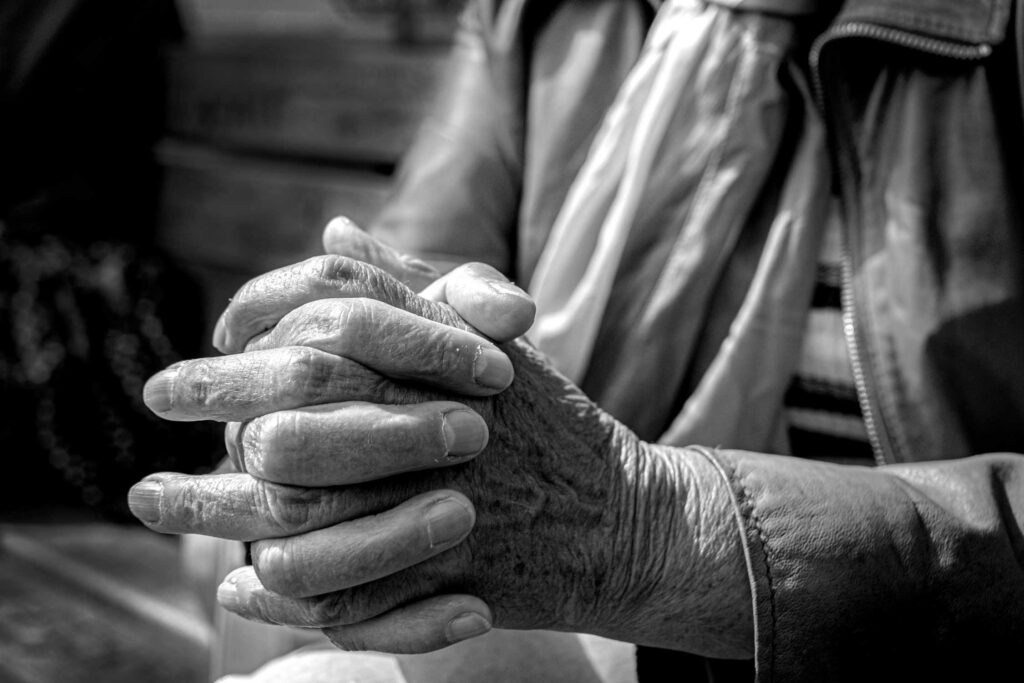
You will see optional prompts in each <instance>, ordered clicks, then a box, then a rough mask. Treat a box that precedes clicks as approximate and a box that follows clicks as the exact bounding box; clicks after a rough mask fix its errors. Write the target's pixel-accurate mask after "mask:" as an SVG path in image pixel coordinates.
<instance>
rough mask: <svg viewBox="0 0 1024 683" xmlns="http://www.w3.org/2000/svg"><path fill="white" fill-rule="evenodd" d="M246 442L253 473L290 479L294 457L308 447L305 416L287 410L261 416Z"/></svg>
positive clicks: (247, 457) (248, 430)
mask: <svg viewBox="0 0 1024 683" xmlns="http://www.w3.org/2000/svg"><path fill="white" fill-rule="evenodd" d="M243 440H244V444H245V447H244V450H245V453H246V459H247V461H248V464H249V468H250V471H252V472H256V473H259V474H261V475H263V476H265V477H269V478H271V479H275V478H283V477H287V476H288V475H289V474H290V472H291V467H290V463H291V462H292V461H293V458H292V457H291V456H292V455H294V454H296V453H301V452H302V450H303V449H304V448H305V441H306V440H305V436H304V434H303V432H302V428H301V413H297V412H293V411H283V412H279V413H271V414H270V415H264V416H262V417H258V418H256V419H255V420H253V421H252V422H251V423H250V425H249V428H248V429H246V430H245V435H244V437H243Z"/></svg>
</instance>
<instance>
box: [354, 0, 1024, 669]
mask: <svg viewBox="0 0 1024 683" xmlns="http://www.w3.org/2000/svg"><path fill="white" fill-rule="evenodd" d="M655 4H656V3H651V2H646V1H645V0H578V1H573V0H564V1H562V2H555V1H554V0H504V1H501V0H479V1H477V2H475V3H474V4H472V5H471V7H470V10H469V11H468V12H467V14H466V16H465V19H464V23H463V26H462V30H461V31H460V34H459V39H458V44H457V48H456V52H455V57H454V64H453V68H452V71H451V78H450V80H449V84H448V89H447V91H446V92H444V93H443V94H442V96H441V97H440V98H439V101H438V106H437V108H436V111H435V114H434V116H433V117H432V118H431V119H430V120H429V121H428V123H427V124H426V126H425V127H424V130H423V132H422V134H421V136H420V139H419V142H418V143H417V145H416V146H415V147H414V149H413V151H412V153H411V154H410V156H409V157H408V159H407V161H406V163H405V164H404V166H403V168H402V170H401V174H400V180H399V184H398V186H397V191H396V195H395V197H394V200H393V201H392V202H391V203H390V204H389V206H388V209H387V210H386V212H385V213H384V214H383V215H382V216H381V217H380V220H379V221H378V222H377V224H376V225H375V226H374V228H373V229H374V231H375V232H376V234H377V235H379V236H381V237H382V238H383V239H385V240H386V241H388V242H391V243H392V244H395V245H396V246H398V247H400V248H401V249H403V250H406V251H409V252H412V253H416V254H418V255H420V256H422V257H425V258H428V259H432V260H435V261H451V262H455V261H467V260H477V261H486V262H489V263H491V264H493V265H495V266H497V267H498V268H500V269H502V270H504V271H505V272H507V273H510V274H512V275H513V276H514V277H515V278H516V279H517V280H518V281H520V282H521V283H527V282H529V279H530V276H531V274H532V272H533V269H534V268H535V266H536V263H537V260H538V258H539V255H540V253H541V250H542V249H543V247H544V244H545V241H546V239H547V236H548V231H549V230H550V227H551V225H552V223H553V222H554V219H555V216H556V213H557V212H558V210H559V208H560V207H561V204H562V200H563V199H564V197H565V194H566V192H567V191H568V187H569V185H570V183H571V182H572V179H573V177H574V176H575V173H576V171H577V170H578V169H579V167H580V165H581V164H582V162H583V158H584V156H585V154H586V151H587V149H588V146H589V142H590V140H591V139H592V137H593V134H594V132H595V130H596V128H597V126H598V125H599V124H600V122H601V119H602V115H603V113H604V111H605V110H606V108H607V107H608V105H609V104H610V102H611V100H612V98H613V97H614V95H615V93H616V91H617V88H618V87H619V85H620V84H621V83H622V81H623V79H624V78H625V76H626V74H627V73H628V71H629V69H630V67H631V66H632V64H633V62H634V61H635V59H636V57H637V55H638V54H639V50H640V48H641V45H642V43H643V39H644V35H645V33H646V30H647V28H648V26H649V24H650V21H651V19H652V17H653V13H654V11H655V8H654V5H655ZM723 4H727V5H730V6H740V7H739V9H738V10H737V11H751V10H757V9H761V10H763V9H765V8H766V7H767V8H768V9H770V8H771V6H776V7H777V6H779V5H780V4H782V5H788V7H789V8H790V9H792V10H793V11H794V12H795V13H801V12H803V11H804V10H809V9H810V6H811V4H812V3H798V2H789V3H786V2H785V0H763V1H762V2H757V3H750V2H744V1H743V0H739V1H738V2H723ZM839 5H841V6H839ZM1022 10H1024V7H1022V3H1020V2H1014V1H1013V0H917V1H915V0H846V2H842V3H838V2H837V3H836V7H835V9H834V10H833V11H830V12H825V13H824V14H825V16H823V15H822V13H820V12H819V13H818V14H816V15H813V16H807V17H803V18H800V19H798V20H797V21H800V22H803V25H805V28H804V29H803V30H805V31H806V32H807V36H808V39H807V49H806V53H805V54H807V55H808V64H807V69H806V72H805V73H806V75H807V76H808V81H809V82H810V83H811V84H812V86H813V92H814V96H815V99H816V106H817V107H818V110H819V111H820V113H821V116H822V117H823V119H824V121H825V123H826V129H827V135H828V141H829V147H830V150H831V163H832V168H833V172H832V178H833V184H834V186H835V187H834V191H835V192H836V194H837V195H838V197H839V200H840V206H841V211H842V217H843V222H844V225H845V226H846V231H847V239H846V245H847V248H846V258H845V264H844V272H845V283H844V313H845V320H846V323H847V325H846V328H847V334H848V336H849V341H850V348H851V356H852V360H853V365H854V370H855V375H856V380H857V384H858V391H859V394H860V398H861V403H862V406H863V408H864V412H865V419H866V422H867V424H868V431H869V435H870V437H871V440H872V445H873V447H874V450H875V453H876V456H877V459H878V460H879V464H880V465H883V466H882V467H879V468H875V469H863V468H849V467H838V466H831V465H826V464H822V463H815V462H809V461H805V460H798V459H795V458H788V457H781V456H767V455H762V454H759V453H756V452H743V451H727V450H720V451H718V452H717V457H718V458H719V461H720V463H721V464H722V472H723V476H724V477H726V478H727V479H728V481H729V482H730V485H731V486H732V488H733V490H734V492H735V501H736V506H737V511H738V516H739V518H740V519H741V520H742V526H743V532H744V534H745V540H746V549H747V553H748V569H749V572H750V577H751V585H752V587H753V595H754V611H755V620H756V625H757V669H758V675H759V678H760V679H761V680H784V681H801V680H807V681H820V680H884V679H889V678H896V677H899V676H903V677H905V678H909V679H912V680H918V679H921V678H925V677H928V676H931V677H933V678H935V679H946V678H952V677H955V676H956V675H957V674H961V673H965V672H969V671H971V667H981V666H994V665H995V663H998V662H1000V661H1006V660H1008V658H1012V657H1011V656H1013V657H1015V655H1016V653H1017V652H1019V649H1020V647H1021V645H1022V644H1024V458H1022V457H1021V456H1019V455H1012V454H1011V455H995V456H992V455H989V456H976V455H975V454H979V453H991V452H996V451H1000V452H1014V453H1021V452H1024V209H1022V201H1024V192H1022V190H1024V115H1022V113H1021V112H1022V102H1024V97H1022V93H1024V85H1022V84H1024V81H1022V76H1021V74H1022V73H1024V57H1022V55H1024V51H1022V47H1021V45H1022V43H1021V33H1022V29H1021V27H1022V26H1024V19H1022ZM588 40H590V41H594V40H597V41H600V50H599V51H598V52H597V53H596V57H595V53H593V52H592V51H591V52H589V53H588V52H587V51H586V50H583V49H575V48H578V47H580V46H582V45H583V44H584V43H585V42H586V41H588ZM584 54H586V55H588V56H587V57H586V58H585V59H584V58H583V57H582V56H581V55H584ZM756 132H757V131H751V135H756ZM752 142H756V139H754V138H752ZM756 227H757V226H756V225H752V227H751V230H750V233H749V234H747V235H746V236H745V237H744V238H742V239H741V240H739V242H738V243H737V247H736V250H735V252H734V253H732V254H731V255H730V257H729V259H728V261H727V264H726V265H725V266H723V269H722V270H720V271H718V272H717V274H716V277H717V285H716V286H717V291H716V293H715V298H714V299H713V303H714V305H713V306H711V307H710V309H709V311H708V313H707V315H706V319H705V320H704V322H703V325H702V327H701V333H700V338H699V339H698V340H697V341H696V344H695V351H694V352H693V353H692V354H690V355H689V356H688V357H687V359H686V362H685V363H682V364H680V367H679V368H678V369H677V370H676V371H674V372H673V373H668V375H667V376H666V377H664V378H663V379H664V381H663V382H662V383H660V384H659V386H658V387H652V388H651V401H650V402H649V403H648V404H646V405H643V406H636V405H633V404H617V400H619V399H618V396H619V394H618V393H617V392H616V391H614V386H615V384H616V382H619V383H621V382H622V381H623V371H622V367H623V365H622V364H621V363H620V362H618V361H617V360H616V359H617V358H622V357H624V355H625V354H627V353H634V354H639V353H646V352H650V353H671V351H672V349H671V348H668V349H655V348H651V349H638V348H631V347H629V346H628V345H627V344H626V343H625V342H623V341H621V340H619V341H617V338H616V337H615V336H614V335H608V336H607V338H606V339H605V341H604V343H603V344H602V342H601V340H600V339H599V342H598V343H599V344H600V345H601V346H602V348H603V349H604V354H605V355H604V356H603V357H601V358H600V362H599V363H597V364H596V365H594V367H592V371H591V372H588V376H587V378H585V379H584V381H583V382H582V386H583V388H584V389H585V390H586V391H587V392H588V393H589V394H590V395H591V396H592V397H593V398H595V400H597V401H598V402H599V403H601V404H602V405H604V406H605V407H606V408H608V409H609V410H610V411H611V412H612V413H613V414H615V415H616V416H617V417H619V418H620V419H622V420H623V421H624V422H626V423H627V424H629V425H630V426H632V427H633V428H634V429H636V431H637V432H638V433H639V434H640V435H641V436H643V437H644V438H646V439H649V440H656V439H659V438H663V437H665V435H666V434H668V435H670V436H671V426H672V424H673V421H674V420H675V418H676V417H677V415H678V413H679V412H680V411H681V410H682V408H683V406H684V405H685V403H686V399H687V397H688V395H689V394H688V392H689V391H691V390H692V389H693V387H694V385H695V383H696V381H697V380H699V378H700V376H701V374H702V373H703V372H704V371H705V370H706V369H707V357H708V354H707V353H705V352H702V351H701V349H714V348H716V347H717V346H718V345H720V344H721V342H722V340H723V339H724V337H725V335H726V334H727V331H728V328H729V326H730V325H731V324H732V322H733V318H734V316H735V314H736V310H737V305H736V303H735V302H736V301H738V299H739V298H740V297H742V296H744V295H745V293H746V291H747V289H748V288H749V287H750V286H751V280H752V277H753V273H754V269H755V267H756V264H757V262H758V259H759V257H760V254H761V251H762V250H763V248H764V240H763V239H759V238H758V236H757V234H756ZM813 256H814V255H813V254H812V255H810V256H807V255H802V256H800V257H799V258H797V257H794V261H793V263H792V264H791V270H792V272H794V273H797V272H802V273H806V272H808V271H809V270H810V269H813V267H814V260H813ZM655 262H656V259H654V260H653V261H651V263H655ZM792 305H793V310H794V323H793V324H794V325H795V326H796V327H798V328H799V327H800V325H801V324H802V313H803V309H804V308H805V307H806V303H804V302H800V301H794V302H793V304H792ZM614 323H615V321H614V319H612V320H609V321H608V325H606V327H607V328H608V329H609V330H611V329H613V328H614ZM766 342H771V340H766ZM759 371H760V372H763V373H772V372H776V371H784V372H788V371H789V370H788V369H782V370H778V369H776V368H773V367H762V368H759ZM626 379H628V376H627V377H626ZM752 381H754V382H756V381H757V379H756V378H754V379H753V380H752ZM662 384H663V385H664V386H661V385H662ZM755 393H756V392H755ZM732 398H733V399H734V400H735V401H736V402H738V403H742V401H743V400H745V399H746V397H745V396H743V395H741V393H740V392H738V391H737V392H736V394H735V395H734V396H733V397H732ZM714 408H715V407H714V406H708V408H707V409H708V410H714ZM652 415H653V416H654V417H652ZM668 440H669V441H672V439H671V438H669V439H668ZM781 443H782V442H780V441H779V440H777V439H773V440H771V441H766V442H764V443H760V444H750V443H745V442H743V440H742V438H739V437H738V438H737V440H736V443H735V444H733V443H728V442H724V445H726V446H733V445H738V446H740V447H742V448H747V449H751V450H754V451H757V450H764V451H769V452H780V451H782V450H783V449H784V446H783V445H780V444H781ZM708 445H717V444H708ZM934 461H949V462H934ZM1013 663H1015V662H1013ZM975 675H978V674H977V672H976V671H975Z"/></svg>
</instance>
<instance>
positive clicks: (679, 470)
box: [607, 437, 754, 658]
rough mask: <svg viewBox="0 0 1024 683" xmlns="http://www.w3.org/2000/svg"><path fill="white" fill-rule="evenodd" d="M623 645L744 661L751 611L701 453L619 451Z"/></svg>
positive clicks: (706, 457)
mask: <svg viewBox="0 0 1024 683" xmlns="http://www.w3.org/2000/svg"><path fill="white" fill-rule="evenodd" d="M620 446H621V448H622V450H623V455H624V471H626V472H628V473H630V478H631V481H627V484H626V486H625V487H624V490H623V494H622V495H623V500H622V501H620V503H621V504H620V506H619V509H620V510H626V511H629V512H628V515H627V517H626V519H625V520H624V523H623V524H621V525H619V528H618V532H617V536H618V538H616V539H615V544H614V545H615V546H616V547H617V548H619V549H620V553H619V558H618V561H617V565H618V566H619V567H621V571H620V572H619V574H618V576H617V581H618V582H619V585H620V588H619V590H620V591H621V592H622V595H623V596H625V597H624V599H623V598H621V597H620V598H619V602H618V604H619V605H620V606H621V610H622V611H621V612H620V613H619V614H618V615H617V619H616V621H617V623H618V624H619V625H620V626H619V627H620V628H622V629H623V631H627V632H628V633H619V634H614V635H613V634H607V635H610V636H611V637H618V638H620V639H622V640H629V641H632V642H636V643H639V644H644V645H653V646H657V647H664V648H669V649H677V650H685V651H688V652H693V653H696V654H701V655H705V656H709V657H716V658H749V657H752V656H753V648H754V635H753V608H752V602H751V596H750V583H749V579H748V574H747V567H746V561H745V558H744V553H743V545H742V536H741V530H740V526H739V523H738V520H737V518H736V513H735V504H734V500H733V496H732V491H731V489H730V487H729V484H728V481H727V480H726V479H725V477H724V475H723V474H722V472H721V470H720V468H719V467H718V466H717V464H716V463H715V461H714V459H713V456H711V455H710V454H709V453H707V452H706V451H704V450H703V449H700V448H676V447H669V446H662V445H658V444H650V443H645V442H642V441H640V440H639V439H637V438H636V437H633V440H632V442H630V441H628V440H625V441H624V442H623V443H622V444H620Z"/></svg>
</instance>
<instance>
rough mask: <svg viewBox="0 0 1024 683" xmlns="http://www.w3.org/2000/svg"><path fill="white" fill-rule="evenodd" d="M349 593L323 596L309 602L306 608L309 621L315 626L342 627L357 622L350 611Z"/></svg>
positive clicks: (343, 592) (351, 610) (342, 592)
mask: <svg viewBox="0 0 1024 683" xmlns="http://www.w3.org/2000/svg"><path fill="white" fill-rule="evenodd" d="M350 596H351V591H341V592H338V593H332V594H331V595H323V596H320V597H317V598H315V599H313V600H311V601H310V602H309V604H308V606H307V609H308V615H309V618H310V621H311V622H312V623H315V624H324V625H332V626H333V625H342V626H347V625H349V624H353V623H356V622H357V621H359V619H358V618H355V615H354V614H353V609H352V600H351V598H350Z"/></svg>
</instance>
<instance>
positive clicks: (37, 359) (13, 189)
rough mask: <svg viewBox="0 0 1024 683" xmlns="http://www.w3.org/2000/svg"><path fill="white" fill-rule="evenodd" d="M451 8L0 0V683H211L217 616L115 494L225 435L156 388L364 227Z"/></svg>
mask: <svg viewBox="0 0 1024 683" xmlns="http://www.w3.org/2000/svg"><path fill="white" fill-rule="evenodd" d="M461 4H462V0H3V2H0V402H2V403H0V407H2V412H0V454H2V456H3V459H4V462H5V463H6V464H7V467H8V469H7V472H6V473H5V475H4V476H2V477H0V683H3V682H7V681H12V682H18V683H22V682H49V681H60V682H61V683H75V682H77V681H90V682H94V681H96V680H102V681H111V682H114V683H117V682H120V681H137V680H143V679H144V680H147V681H157V682H160V681H178V682H185V683H188V682H189V681H205V680H208V678H209V676H210V672H211V669H210V667H211V659H216V658H217V657H219V656H222V655H218V654H217V653H214V652H212V649H213V648H211V642H212V639H213V637H214V636H213V632H214V624H213V618H214V617H213V616H212V615H213V611H212V606H211V604H210V602H209V600H208V599H207V600H205V601H204V600H203V599H201V598H200V595H201V592H200V591H198V590H196V589H195V586H193V585H190V583H189V580H190V579H189V577H190V576H191V577H192V578H193V579H194V576H193V574H195V571H194V568H193V570H192V571H191V572H185V571H184V570H183V563H184V562H183V559H182V553H181V548H180V543H179V541H178V539H174V538H168V537H161V536H158V535H155V534H152V533H150V532H148V531H147V530H145V529H144V528H142V527H141V526H140V525H138V524H137V523H135V522H133V521H132V519H131V518H130V516H129V515H128V514H127V508H126V506H125V495H126V492H127V489H128V487H129V486H130V485H131V484H132V483H134V482H135V481H136V480H138V479H139V478H141V477H142V476H144V475H145V474H147V473H149V472H153V471H159V470H174V471H187V472H202V471H208V470H209V469H210V468H211V467H213V466H215V464H216V463H217V461H219V459H220V457H221V455H222V453H223V448H222V446H221V433H220V430H219V429H218V428H216V427H213V426H209V425H180V424H168V423H162V422H160V421H159V420H156V419H155V418H153V417H151V416H150V415H149V413H148V411H147V410H146V409H145V407H144V406H143V405H142V402H141V395H142V385H143V383H144V382H145V380H146V379H147V378H148V377H149V375H151V374H152V373H153V372H156V371H157V370H159V369H161V368H163V367H165V366H166V365H169V364H170V363H173V362H175V361H176V360H179V359H181V358H185V357H192V356H196V355H204V354H209V353H212V348H211V346H210V344H209V337H210V331H211V329H212V321H213V320H215V319H216V316H217V315H219V313H220V311H221V310H222V308H223V306H224V304H225V303H226V302H227V299H228V297H229V296H230V295H231V294H232V293H233V292H234V291H235V289H237V288H238V286H240V285H241V284H242V283H243V282H245V281H246V280H247V279H249V278H250V277H252V276H254V275H256V274H258V273H261V272H263V271H266V270H268V269H270V268H274V267H277V266H281V265H284V264H287V263H291V262H294V261H296V260H300V259H302V258H305V257H307V256H311V255H314V254H316V253H318V252H319V251H320V245H319V242H320V231H321V229H322V227H323V226H324V224H325V223H326V222H327V221H328V220H329V219H330V218H332V217H334V216H336V215H347V216H349V217H350V218H352V219H353V220H355V221H356V222H359V223H363V224H366V223H367V222H369V221H370V220H371V219H372V218H373V216H374V215H375V213H376V212H377V210H378V208H379V207H380V206H381V203H382V202H383V201H384V199H385V197H386V195H387V192H388V187H389V182H390V181H389V177H390V175H391V173H392V171H393V169H394V166H395V163H396V162H397V160H398V158H399V157H400V155H401V154H402V152H403V150H404V149H405V148H406V147H407V145H408V144H409V142H410V140H411V138H412V136H413V134H414V133H415V130H416V128H417V123H418V121H419V119H420V117H421V115H422V113H423V112H424V110H425V108H426V107H427V106H428V105H429V103H430V100H431V97H432V94H433V92H434V90H435V87H436V85H437V82H438V77H439V75H440V71H441V68H442V66H443V63H444V61H445V57H446V54H447V50H448V44H449V42H450V39H451V35H452V33H453V29H454V26H455V23H456V18H457V15H458V12H459V10H460V9H461ZM210 571H213V570H210ZM213 666H214V668H215V669H217V668H218V667H219V672H224V671H226V670H229V669H230V668H231V667H230V666H228V665H226V664H225V662H223V661H217V662H214V664H213ZM238 666H243V665H241V664H240V665H238ZM245 666H248V664H246V665H245ZM225 667H227V668H225ZM243 668H244V667H243ZM237 670H240V669H237Z"/></svg>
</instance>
